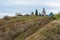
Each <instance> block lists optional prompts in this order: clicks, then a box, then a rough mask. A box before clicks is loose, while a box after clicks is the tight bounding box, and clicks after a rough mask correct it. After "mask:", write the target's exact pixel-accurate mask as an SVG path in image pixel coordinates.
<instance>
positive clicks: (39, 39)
mask: <svg viewBox="0 0 60 40" xmlns="http://www.w3.org/2000/svg"><path fill="white" fill-rule="evenodd" d="M59 22H60V20H55V21H53V22H51V23H49V24H47V25H46V26H45V27H43V28H41V29H40V30H39V31H38V32H36V33H34V34H33V35H31V36H30V37H28V38H26V40H60V23H59Z"/></svg>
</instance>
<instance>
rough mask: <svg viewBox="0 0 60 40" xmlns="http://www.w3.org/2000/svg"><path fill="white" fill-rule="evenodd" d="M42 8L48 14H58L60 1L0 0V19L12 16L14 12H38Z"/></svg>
mask: <svg viewBox="0 0 60 40" xmlns="http://www.w3.org/2000/svg"><path fill="white" fill-rule="evenodd" d="M42 8H45V9H46V12H47V14H48V13H49V12H53V13H58V11H60V0H0V17H3V16H4V15H14V14H15V13H16V12H20V13H22V14H25V13H30V12H31V11H35V10H36V9H38V11H39V12H40V13H41V11H42Z"/></svg>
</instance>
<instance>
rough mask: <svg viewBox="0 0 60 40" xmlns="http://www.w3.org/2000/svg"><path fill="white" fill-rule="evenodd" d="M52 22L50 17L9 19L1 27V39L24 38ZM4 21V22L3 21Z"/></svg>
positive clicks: (22, 39)
mask: <svg viewBox="0 0 60 40" xmlns="http://www.w3.org/2000/svg"><path fill="white" fill-rule="evenodd" d="M49 22H51V20H50V19H49V18H48V17H39V16H26V17H22V18H16V19H13V20H9V21H8V22H7V23H5V24H4V25H2V26H1V27H0V40H14V39H15V38H16V37H17V38H16V40H24V39H25V38H27V37H29V36H30V35H32V34H33V33H35V32H36V31H38V30H39V29H40V28H41V27H44V25H46V24H47V23H49ZM3 23H4V22H3Z"/></svg>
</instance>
